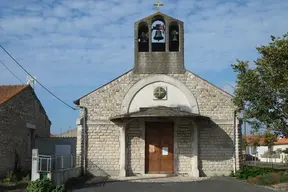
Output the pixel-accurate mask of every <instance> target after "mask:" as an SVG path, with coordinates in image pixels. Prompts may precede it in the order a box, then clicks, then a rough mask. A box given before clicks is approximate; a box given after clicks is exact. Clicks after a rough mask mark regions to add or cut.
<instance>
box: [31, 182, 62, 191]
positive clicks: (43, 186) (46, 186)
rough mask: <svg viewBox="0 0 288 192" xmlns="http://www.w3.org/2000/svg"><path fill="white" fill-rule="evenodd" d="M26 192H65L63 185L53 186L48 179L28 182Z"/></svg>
mask: <svg viewBox="0 0 288 192" xmlns="http://www.w3.org/2000/svg"><path fill="white" fill-rule="evenodd" d="M26 190H27V192H65V191H66V190H65V187H64V185H57V186H55V185H53V183H52V181H50V180H49V179H38V180H36V181H33V182H30V183H29V184H28V186H27V188H26Z"/></svg>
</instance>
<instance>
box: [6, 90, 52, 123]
mask: <svg viewBox="0 0 288 192" xmlns="http://www.w3.org/2000/svg"><path fill="white" fill-rule="evenodd" d="M26 88H29V89H30V90H31V93H32V94H33V95H34V97H35V99H36V100H37V101H38V103H39V105H40V108H41V109H42V110H43V112H44V114H45V115H46V117H47V119H48V121H49V122H50V124H51V121H50V119H49V117H48V115H47V113H46V111H45V109H44V107H43V105H42V103H41V102H40V100H39V99H38V97H37V95H36V93H35V92H34V90H33V88H32V87H31V86H30V85H29V84H23V85H0V105H2V104H4V103H5V102H6V101H9V100H10V99H12V98H13V97H14V96H16V95H17V94H19V93H20V92H21V91H23V90H24V89H26Z"/></svg>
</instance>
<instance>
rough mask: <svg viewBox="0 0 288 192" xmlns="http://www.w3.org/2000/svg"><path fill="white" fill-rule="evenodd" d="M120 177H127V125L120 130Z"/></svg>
mask: <svg viewBox="0 0 288 192" xmlns="http://www.w3.org/2000/svg"><path fill="white" fill-rule="evenodd" d="M119 176H121V177H126V125H123V127H122V128H121V130H120V173H119Z"/></svg>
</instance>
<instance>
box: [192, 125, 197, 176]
mask: <svg viewBox="0 0 288 192" xmlns="http://www.w3.org/2000/svg"><path fill="white" fill-rule="evenodd" d="M192 124H193V135H192V137H193V146H192V148H193V149H192V151H193V152H192V155H193V157H192V173H191V175H192V177H199V169H198V126H197V123H196V122H195V121H192Z"/></svg>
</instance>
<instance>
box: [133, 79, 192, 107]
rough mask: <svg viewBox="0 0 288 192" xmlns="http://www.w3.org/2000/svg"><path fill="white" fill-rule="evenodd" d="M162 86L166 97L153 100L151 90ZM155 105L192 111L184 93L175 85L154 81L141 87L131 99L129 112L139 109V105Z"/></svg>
mask: <svg viewBox="0 0 288 192" xmlns="http://www.w3.org/2000/svg"><path fill="white" fill-rule="evenodd" d="M158 86H163V87H166V88H167V98H166V99H163V100H155V99H154V95H153V91H154V89H155V88H156V87H158ZM155 106H166V107H181V109H183V110H185V111H188V112H193V110H192V108H193V107H192V106H191V105H190V103H189V101H188V99H187V97H186V96H185V94H184V93H183V92H182V91H181V90H180V89H178V88H177V87H175V86H174V85H171V84H169V83H166V82H155V83H151V84H148V85H147V86H145V87H143V88H142V89H141V90H139V92H138V93H137V94H136V95H135V97H134V98H133V99H132V101H131V104H130V107H129V112H135V111H139V108H140V107H155Z"/></svg>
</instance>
